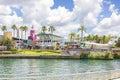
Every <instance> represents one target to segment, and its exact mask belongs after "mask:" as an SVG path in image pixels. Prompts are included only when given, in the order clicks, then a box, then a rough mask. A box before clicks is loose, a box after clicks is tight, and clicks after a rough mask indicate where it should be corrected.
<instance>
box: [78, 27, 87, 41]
mask: <svg viewBox="0 0 120 80" xmlns="http://www.w3.org/2000/svg"><path fill="white" fill-rule="evenodd" d="M78 31H81V42H82V41H83V32H86V28H85V27H84V26H81V27H80V28H78Z"/></svg>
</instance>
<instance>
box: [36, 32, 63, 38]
mask: <svg viewBox="0 0 120 80" xmlns="http://www.w3.org/2000/svg"><path fill="white" fill-rule="evenodd" d="M40 34H44V35H49V36H55V37H59V38H62V37H61V36H58V35H55V34H51V33H40ZM37 36H38V35H37Z"/></svg>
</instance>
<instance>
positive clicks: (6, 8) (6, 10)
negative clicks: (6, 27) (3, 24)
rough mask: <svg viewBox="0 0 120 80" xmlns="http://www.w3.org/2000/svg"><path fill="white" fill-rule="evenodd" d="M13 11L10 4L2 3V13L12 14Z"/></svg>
mask: <svg viewBox="0 0 120 80" xmlns="http://www.w3.org/2000/svg"><path fill="white" fill-rule="evenodd" d="M11 12H12V11H11V9H10V7H9V6H5V5H0V15H8V14H10V13H11Z"/></svg>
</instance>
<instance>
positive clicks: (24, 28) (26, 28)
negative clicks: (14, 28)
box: [23, 26, 28, 39]
mask: <svg viewBox="0 0 120 80" xmlns="http://www.w3.org/2000/svg"><path fill="white" fill-rule="evenodd" d="M27 30H28V27H27V26H23V31H25V39H26V32H27Z"/></svg>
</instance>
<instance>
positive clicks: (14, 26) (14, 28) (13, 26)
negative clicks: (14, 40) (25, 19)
mask: <svg viewBox="0 0 120 80" xmlns="http://www.w3.org/2000/svg"><path fill="white" fill-rule="evenodd" d="M11 28H12V29H13V31H14V33H13V35H14V37H15V30H17V26H16V25H15V24H13V25H12V27H11Z"/></svg>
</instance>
